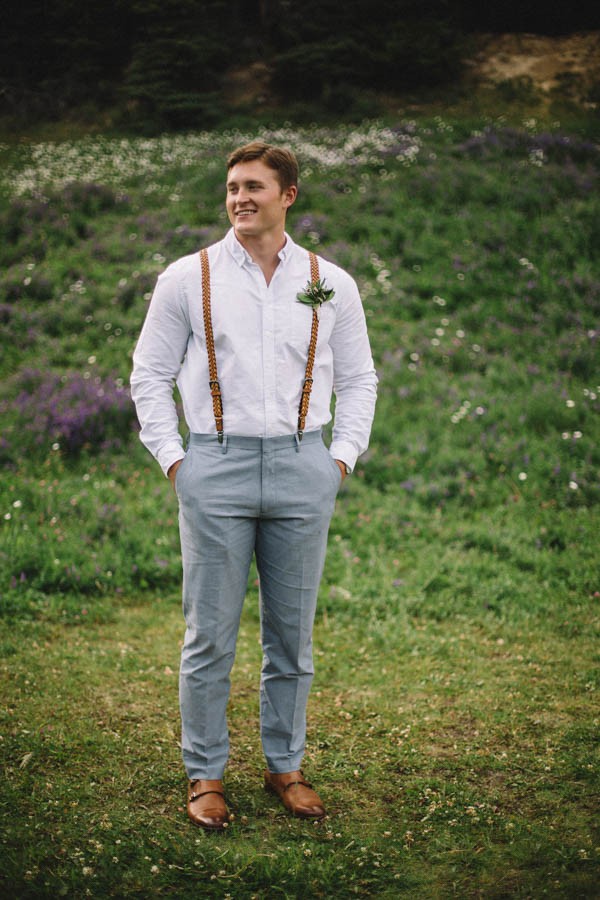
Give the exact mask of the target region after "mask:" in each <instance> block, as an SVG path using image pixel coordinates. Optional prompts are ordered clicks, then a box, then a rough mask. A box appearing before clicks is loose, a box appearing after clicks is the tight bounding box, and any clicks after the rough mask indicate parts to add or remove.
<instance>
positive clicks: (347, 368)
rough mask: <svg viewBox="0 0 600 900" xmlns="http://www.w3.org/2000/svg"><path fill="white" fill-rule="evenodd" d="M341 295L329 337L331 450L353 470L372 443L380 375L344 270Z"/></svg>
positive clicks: (351, 283)
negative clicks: (332, 397)
mask: <svg viewBox="0 0 600 900" xmlns="http://www.w3.org/2000/svg"><path fill="white" fill-rule="evenodd" d="M344 276H345V279H344V283H343V289H342V291H341V294H342V296H341V297H340V300H339V302H338V310H337V316H336V323H335V326H334V328H333V332H332V334H331V338H330V341H329V343H330V346H331V349H332V352H333V390H334V393H335V398H336V404H335V419H334V425H333V437H332V442H331V446H330V448H329V452H330V453H331V455H332V456H333V457H334V458H335V459H341V460H342V461H343V462H345V463H346V465H347V466H348V468H349V469H350V471H352V469H353V468H354V466H355V464H356V460H357V458H358V457H359V456H360V454H361V453H364V452H365V450H366V449H367V447H368V444H369V436H370V434H371V426H372V424H373V416H374V414H375V401H376V398H377V375H376V373H375V366H374V364H373V357H372V354H371V346H370V343H369V337H368V334H367V323H366V319H365V314H364V310H363V306H362V302H361V299H360V295H359V292H358V287H357V286H356V282H355V281H354V279H352V278H351V277H350V276H349V275H347V274H346V273H344Z"/></svg>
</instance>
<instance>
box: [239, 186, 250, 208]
mask: <svg viewBox="0 0 600 900" xmlns="http://www.w3.org/2000/svg"><path fill="white" fill-rule="evenodd" d="M249 199H250V194H249V193H248V191H247V190H246V188H243V187H241V188H240V189H239V190H238V192H237V197H236V202H237V203H238V204H242V203H247V202H248V200H249Z"/></svg>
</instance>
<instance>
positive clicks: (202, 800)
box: [131, 141, 377, 830]
mask: <svg viewBox="0 0 600 900" xmlns="http://www.w3.org/2000/svg"><path fill="white" fill-rule="evenodd" d="M297 193H298V164H297V161H296V158H295V156H294V154H293V153H291V152H290V151H289V150H287V149H284V148H280V147H274V146H272V145H269V144H265V143H262V142H259V141H256V142H253V143H251V144H248V145H246V146H244V147H241V148H239V149H238V150H236V151H235V152H234V153H232V154H231V156H230V157H229V160H228V166H227V183H226V209H227V214H228V216H229V220H230V222H231V225H232V228H231V230H230V231H229V232H228V234H227V235H226V236H225V237H224V239H223V240H221V241H219V242H218V243H216V244H214V245H212V246H211V247H208V248H207V249H206V250H202V251H201V253H200V254H198V253H194V254H192V255H190V256H186V257H184V258H182V259H180V260H178V261H177V262H175V263H173V264H172V265H170V266H169V267H168V268H167V270H166V271H165V272H164V273H163V274H162V275H161V276H160V277H159V279H158V283H157V285H156V289H155V292H154V295H153V297H152V301H151V303H150V308H149V310H148V314H147V317H146V321H145V323H144V327H143V329H142V332H141V335H140V339H139V341H138V345H137V347H136V350H135V354H134V368H133V373H132V376H131V390H132V396H133V399H134V402H135V404H136V408H137V413H138V418H139V420H140V423H141V434H140V436H141V440H142V441H143V442H144V444H145V445H146V447H147V448H148V449H149V450H150V452H151V453H152V454H153V455H154V456H155V457H156V459H157V460H158V462H159V464H160V466H161V467H162V469H163V472H164V473H165V475H167V476H168V478H169V479H170V481H171V484H172V485H173V487H174V489H175V491H176V493H177V497H178V500H179V529H180V538H181V552H182V562H183V612H184V618H185V624H186V630H185V638H184V645H183V649H182V654H181V670H180V709H181V720H182V752H183V761H184V765H185V769H186V773H187V777H188V802H187V811H188V815H189V817H190V819H191V821H192V822H193V823H194V824H195V825H200V826H202V827H203V828H207V829H217V830H218V829H222V828H224V827H226V825H227V822H228V820H229V813H228V810H227V806H226V802H225V796H224V790H223V781H222V779H223V774H224V771H225V767H226V763H227V759H228V752H229V735H228V729H227V722H226V708H227V702H228V698H229V688H230V679H229V676H230V671H231V667H232V665H233V662H234V657H235V646H236V639H237V632H238V627H239V621H240V615H241V611H242V605H243V602H244V597H245V594H246V587H247V583H248V572H249V568H250V563H251V560H252V557H253V555H254V556H255V559H256V565H257V570H258V573H259V582H260V614H261V641H262V649H263V664H262V672H261V683H260V730H261V740H262V746H263V752H264V755H265V759H266V763H267V768H266V770H265V772H264V786H265V788H266V789H267V790H269V791H272V792H273V793H275V794H276V795H278V796H279V798H280V799H281V801H282V803H283V804H284V806H285V807H286V809H287V810H288V811H289V812H291V813H292V814H293V815H297V816H301V817H305V818H320V817H322V816H324V815H325V807H324V805H323V803H322V801H321V799H320V798H319V796H318V794H317V793H316V791H315V790H314V789H313V788H312V786H311V785H310V784H309V783H308V782H307V780H306V778H305V777H304V774H303V772H302V770H301V764H302V758H303V754H304V749H305V738H306V706H307V700H308V694H309V690H310V685H311V681H312V677H313V663H312V630H313V621H314V616H315V609H316V602H317V593H318V589H319V582H320V579H321V574H322V571H323V565H324V560H325V551H326V545H327V534H328V529H329V523H330V520H331V516H332V514H333V510H334V505H335V498H336V494H337V491H338V489H339V486H340V484H341V482H342V481H343V479H344V478H345V477H346V475H347V474H349V473H350V472H351V471H352V469H353V467H354V465H355V463H356V459H357V457H358V456H359V455H360V454H361V453H363V452H364V451H365V450H366V448H367V444H368V440H369V434H370V430H371V423H372V420H373V414H374V408H375V397H376V385H377V378H376V376H375V370H374V366H373V360H372V357H371V350H370V347H369V340H368V336H367V329H366V324H365V317H364V313H363V309H362V304H361V301H360V297H359V294H358V290H357V287H356V284H355V282H354V281H353V279H352V278H351V277H350V276H349V275H348V274H347V273H346V272H344V271H343V270H341V269H340V268H338V267H337V266H335V265H333V264H332V263H330V262H326V261H325V260H324V259H321V258H319V257H316V256H315V255H314V254H311V253H309V252H308V251H306V250H304V249H303V248H301V247H299V246H298V245H297V244H295V243H294V242H293V241H292V239H291V238H290V237H289V235H287V234H286V232H285V222H286V214H287V210H288V209H289V208H290V207H291V206H292V204H293V203H294V201H295V200H296V196H297ZM175 383H177V386H178V388H179V391H180V394H181V398H182V401H183V409H184V414H185V419H186V422H187V425H188V427H189V430H190V435H189V440H188V444H187V447H186V448H185V450H184V447H183V442H182V440H181V437H180V434H179V422H178V418H177V412H176V406H175V401H174V398H173V388H174V385H175ZM332 393H334V394H335V397H336V407H335V421H334V426H333V440H332V442H331V446H330V447H329V449H327V447H326V446H325V444H324V442H323V438H322V433H321V431H322V427H323V425H325V424H326V423H327V422H328V421H329V420H330V419H331V413H330V405H331V398H332Z"/></svg>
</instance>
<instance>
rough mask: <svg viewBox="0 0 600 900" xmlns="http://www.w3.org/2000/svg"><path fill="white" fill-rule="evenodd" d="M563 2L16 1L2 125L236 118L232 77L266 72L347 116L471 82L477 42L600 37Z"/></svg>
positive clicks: (5, 30)
mask: <svg viewBox="0 0 600 900" xmlns="http://www.w3.org/2000/svg"><path fill="white" fill-rule="evenodd" d="M592 6H596V4H591V5H590V6H587V5H586V4H585V3H584V4H571V3H565V2H557V3H552V0H546V2H540V0H529V2H523V0H502V2H501V3H479V4H473V3H471V2H469V0H375V2H374V0H205V2H201V0H102V2H82V0H55V2H49V0H21V2H19V0H4V2H3V4H2V12H1V13H0V16H1V18H0V33H1V34H2V38H1V39H0V116H5V117H9V118H10V119H12V120H15V121H21V122H23V123H29V122H35V121H39V120H52V119H60V118H68V117H69V116H70V115H73V114H74V112H75V111H77V112H78V114H79V115H84V116H85V115H87V116H88V117H90V116H93V114H94V113H95V112H96V111H102V110H113V111H115V110H118V114H117V115H118V117H120V120H121V121H120V124H128V125H131V126H134V127H135V125H136V124H140V125H141V124H142V123H143V124H144V127H145V128H146V129H147V130H155V129H177V128H190V127H194V126H199V125H200V126H210V125H211V124H215V123H216V122H218V121H219V120H220V119H221V118H222V114H223V107H224V103H225V102H226V101H225V100H224V85H225V83H226V79H227V75H228V73H231V72H232V71H235V70H240V69H242V68H243V67H244V66H250V65H252V64H256V63H261V64H263V65H264V66H266V68H265V69H264V71H266V72H268V75H269V84H270V87H269V93H270V95H271V96H272V97H273V98H274V99H276V100H277V101H278V103H279V104H283V105H284V107H285V104H296V105H297V104H302V103H312V104H315V103H318V104H321V105H322V107H323V108H324V109H325V110H330V111H331V112H343V110H344V108H348V107H350V106H351V105H352V102H353V101H354V99H355V98H356V96H357V94H358V93H360V92H361V91H363V92H388V93H391V94H394V93H401V92H403V91H407V90H409V91H410V90H413V89H418V88H430V87H436V86H441V85H448V84H449V83H452V82H453V81H454V80H455V79H457V78H458V77H459V75H460V74H461V70H462V64H463V60H464V59H465V57H466V56H467V55H468V48H469V37H470V36H471V35H473V34H476V33H482V32H483V33H494V32H495V33H499V32H534V33H537V34H546V35H557V34H565V33H570V32H574V31H577V30H586V29H594V28H598V27H600V21H599V20H600V13H598V12H597V11H594V10H593V9H592Z"/></svg>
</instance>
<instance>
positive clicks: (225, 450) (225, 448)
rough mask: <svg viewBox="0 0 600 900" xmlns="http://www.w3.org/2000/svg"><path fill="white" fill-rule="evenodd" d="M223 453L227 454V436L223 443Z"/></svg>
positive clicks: (224, 437)
mask: <svg viewBox="0 0 600 900" xmlns="http://www.w3.org/2000/svg"><path fill="white" fill-rule="evenodd" d="M221 453H227V435H226V434H224V435H223V443H222V444H221Z"/></svg>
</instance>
